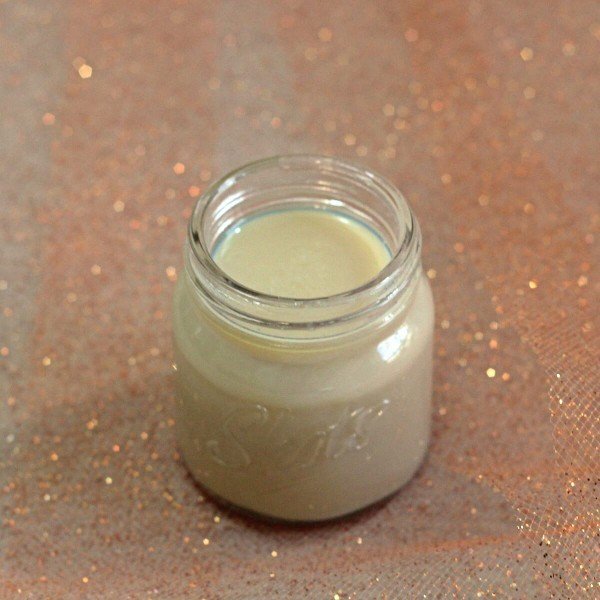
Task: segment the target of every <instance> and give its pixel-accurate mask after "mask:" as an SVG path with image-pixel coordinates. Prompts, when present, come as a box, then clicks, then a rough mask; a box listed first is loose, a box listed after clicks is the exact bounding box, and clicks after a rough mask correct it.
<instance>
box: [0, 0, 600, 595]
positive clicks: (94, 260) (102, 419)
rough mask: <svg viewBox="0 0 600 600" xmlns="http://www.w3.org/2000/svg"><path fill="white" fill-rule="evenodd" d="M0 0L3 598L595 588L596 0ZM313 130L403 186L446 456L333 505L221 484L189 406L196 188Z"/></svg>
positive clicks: (291, 145) (599, 347)
mask: <svg viewBox="0 0 600 600" xmlns="http://www.w3.org/2000/svg"><path fill="white" fill-rule="evenodd" d="M0 11H1V14H0V43H1V47H2V52H1V54H0V65H1V66H0V81H1V87H0V114H1V115H2V119H1V122H0V131H1V138H0V139H1V140H2V144H1V145H0V156H1V160H0V173H1V175H0V189H1V194H0V202H1V203H2V204H1V211H2V219H1V220H0V232H1V236H2V238H1V239H2V254H1V269H2V270H1V272H0V311H2V314H0V336H1V339H0V347H1V352H0V354H1V355H0V361H1V365H2V381H1V386H2V387H1V389H0V508H1V511H2V512H1V515H0V517H1V523H0V525H1V528H0V597H2V598H14V597H26V598H81V597H86V598H146V597H159V598H184V597H190V598H203V597H204V598H211V599H212V598H233V599H235V598H244V599H246V598H270V597H291V598H299V597H307V598H337V597H339V598H348V597H352V598H354V597H356V598H417V597H426V598H450V597H459V598H462V597H466V598H477V597H513V598H524V597H530V598H549V597H557V598H584V597H590V598H592V597H598V588H597V587H595V588H594V587H592V585H593V581H594V578H596V579H597V577H598V572H599V570H600V569H599V564H598V557H599V555H598V552H597V538H594V537H593V536H594V535H596V534H597V530H598V523H599V514H598V505H599V503H598V491H597V476H598V473H599V472H600V464H599V456H598V447H599V446H600V443H599V439H598V438H599V435H600V426H599V416H600V408H599V404H598V397H597V394H598V388H599V387H600V373H599V365H600V360H599V359H600V356H599V355H600V344H599V338H600V334H599V329H598V328H599V327H600V322H599V318H598V299H599V296H600V293H599V287H598V277H597V267H598V259H599V252H598V245H597V243H598V236H600V216H599V214H598V191H597V187H598V183H599V180H600V178H599V172H598V162H597V160H598V155H599V150H600V147H599V144H598V128H599V127H600V119H599V115H600V112H599V110H598V96H599V91H600V89H599V87H600V86H599V84H598V61H597V57H598V44H599V39H600V11H599V9H598V3H597V2H593V1H592V0H577V1H575V2H567V1H564V2H556V3H551V4H549V3H548V2H547V1H546V0H534V1H532V2H527V3H525V2H516V1H506V0H490V1H485V2H483V1H471V2H465V1H459V0H448V1H446V2H430V1H417V0H412V1H408V2H398V1H396V0H389V1H388V0H378V1H376V2H375V1H358V0H352V1H344V2H316V1H313V0H310V1H305V2H300V1H289V0H288V1H285V2H254V1H250V0H248V1H246V0H243V1H237V2H234V1H222V2H217V1H206V2H191V1H190V2H186V1H185V0H179V1H173V2H166V1H162V0H158V1H156V2H151V3H148V2H141V1H131V2H122V1H118V0H99V1H97V2H93V3H92V2H59V1H58V0H44V1H33V0H24V1H21V2H16V1H15V2H10V1H9V2H4V3H2V4H1V5H0ZM297 151H309V152H324V153H331V154H336V155H339V156H345V157H354V158H358V159H359V160H361V161H363V162H364V163H365V164H367V165H369V166H371V167H373V168H375V169H377V170H379V171H380V172H382V173H383V174H384V175H386V176H388V177H389V178H390V179H391V180H392V181H394V182H395V183H396V184H397V185H398V186H399V187H400V188H401V189H402V190H403V191H404V192H405V193H406V195H407V197H408V198H409V200H410V202H411V203H412V205H413V208H414V210H415V212H416V213H417V215H418V217H419V219H420V222H421V226H422V229H423V234H424V239H425V251H424V263H425V267H426V269H427V270H428V274H429V276H430V278H431V280H432V285H433V288H434V294H435V298H436V309H437V321H436V369H435V398H434V403H435V418H434V436H433V443H432V447H431V452H430V455H429V458H428V461H427V462H426V464H425V465H424V467H423V468H422V469H421V471H420V472H419V473H418V475H417V477H416V478H415V479H414V480H413V482H412V483H411V484H410V485H409V486H408V487H406V488H405V489H404V490H403V491H402V492H401V493H400V494H398V495H397V496H395V497H394V498H393V499H392V500H391V501H390V502H388V503H387V504H386V505H385V506H383V507H380V508H378V509H376V510H371V511H368V512H366V513H364V514H362V515H360V516H357V517H355V518H352V519H350V520H346V521H342V522H340V523H336V524H330V525H326V526H321V527H316V528H291V527H281V526H278V527H274V526H270V525H265V524H261V523H257V522H254V521H251V520H247V519H244V518H242V517H238V516H236V515H234V514H229V513H228V512H226V511H224V510H223V509H222V508H221V507H219V506H217V505H214V504H213V503H212V502H211V501H209V500H208V499H205V498H203V497H202V495H201V493H200V492H199V490H198V489H197V488H196V487H195V486H194V485H193V483H192V481H191V480H190V478H189V476H188V475H187V474H186V471H185V469H184V468H183V466H182V464H181V462H180V460H179V457H178V454H177V448H176V445H175V441H174V438H173V429H172V425H173V421H172V412H173V385H172V377H171V344H170V316H169V313H170V298H171V294H172V289H173V281H174V280H175V279H176V277H177V272H178V270H179V268H180V264H181V261H180V254H181V253H180V248H181V244H182V241H183V236H184V231H185V223H186V219H187V217H188V216H189V214H190V210H191V207H192V205H193V202H194V198H195V197H196V196H197V195H198V194H199V193H200V192H201V190H203V189H204V188H205V186H206V184H207V182H208V181H209V180H211V179H212V178H214V177H215V176H217V175H221V174H223V173H224V172H225V171H226V170H228V169H230V168H232V167H235V166H238V165H239V164H241V163H243V162H246V161H248V160H251V159H254V158H258V157H260V156H265V155H270V154H275V153H280V152H297ZM594 477H596V479H594ZM594 486H596V487H594ZM19 594H20V596H19Z"/></svg>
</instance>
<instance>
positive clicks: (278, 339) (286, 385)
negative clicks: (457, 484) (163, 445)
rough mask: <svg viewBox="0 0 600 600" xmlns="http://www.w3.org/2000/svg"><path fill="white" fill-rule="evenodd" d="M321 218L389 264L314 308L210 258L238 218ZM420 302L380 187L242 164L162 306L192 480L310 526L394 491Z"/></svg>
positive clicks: (409, 450)
mask: <svg viewBox="0 0 600 600" xmlns="http://www.w3.org/2000/svg"><path fill="white" fill-rule="evenodd" d="M292 207H293V208H310V209H317V210H330V211H335V212H337V213H342V214H344V215H346V216H348V217H351V218H353V219H355V220H357V221H359V222H361V223H362V224H364V225H366V226H368V227H370V228H371V230H372V231H375V232H377V234H378V235H379V236H380V237H381V239H382V240H383V242H384V243H385V244H386V246H387V248H388V249H389V251H390V255H391V259H390V262H389V263H388V264H387V266H385V267H384V268H383V270H381V271H380V272H379V274H378V275H377V276H376V277H375V278H374V279H372V280H371V281H369V282H368V283H366V284H365V285H362V286H361V287H359V288H357V289H353V290H351V291H348V292H345V293H341V294H337V295H334V296H330V297H324V298H314V299H294V298H282V297H276V296H269V295H266V294H262V293H260V292H257V291H254V290H251V289H248V288H246V287H244V286H242V285H240V284H239V283H237V282H235V281H233V280H231V279H230V278H228V276H227V274H226V273H224V272H223V271H222V270H221V269H220V268H219V267H218V266H217V264H216V263H215V262H214V260H213V258H212V257H211V250H212V249H213V248H214V247H215V244H216V243H217V241H218V240H219V239H220V238H221V236H222V235H223V234H224V232H227V231H229V230H230V228H233V227H236V224H238V223H240V221H241V220H242V219H247V218H248V217H251V216H256V215H259V214H261V213H264V212H266V211H272V210H281V209H288V208H292ZM433 324H434V314H433V299H432V295H431V290H430V286H429V282H428V280H427V278H426V277H425V276H424V274H423V271H422V267H421V234H420V230H419V226H418V224H417V221H416V219H415V217H414V215H413V214H412V212H411V210H410V208H409V207H408V205H407V203H406V201H405V200H404V198H403V197H402V195H401V194H400V193H399V192H398V190H397V189H396V188H395V187H394V186H392V185H391V184H390V183H389V182H388V181H386V180H385V179H384V178H382V177H381V176H379V175H377V174H375V173H373V172H371V171H369V170H365V169H363V168H361V167H358V166H356V165H353V164H351V163H347V162H344V161H341V160H337V159H334V158H329V157H323V156H281V157H274V158H269V159H266V160H261V161H258V162H255V163H252V164H249V165H247V166H244V167H242V168H240V169H238V170H236V171H234V172H232V173H230V174H229V175H226V176H225V177H224V178H223V179H221V180H220V181H218V182H217V183H215V184H214V185H212V187H210V188H209V189H208V190H207V191H206V193H204V195H203V196H202V197H201V198H200V199H199V200H198V203H197V205H196V207H195V210H194V212H193V215H192V217H191V219H190V224H189V232H188V239H187V242H186V245H185V270H184V272H183V273H182V275H181V277H180V278H179V281H178V284H177V288H176V292H175V301H174V342H175V360H176V366H175V368H176V384H177V414H176V422H177V428H176V431H177V439H178V442H179V445H180V449H181V452H182V455H183V458H184V460H185V462H186V464H187V466H188V468H189V470H190V472H191V473H192V475H193V477H194V478H195V479H196V481H197V482H198V483H199V484H201V486H202V487H203V488H204V489H205V490H206V491H208V492H209V493H210V494H211V495H213V496H215V497H216V498H218V499H221V500H224V501H226V502H227V503H230V504H232V505H235V506H236V507H239V508H242V509H246V510H248V511H251V512H253V513H257V514H260V515H263V516H267V517H272V518H277V519H284V520H292V521H320V520H324V519H330V518H334V517H339V516H342V515H345V514H348V513H352V512H354V511H357V510H359V509H361V508H363V507H365V506H368V505H370V504H372V503H374V502H377V501H379V500H381V499H383V498H385V497H387V496H389V495H390V494H392V493H393V492H395V491H396V490H397V489H398V488H400V487H401V486H402V485H403V484H405V483H406V482H407V481H408V480H409V479H410V478H411V477H412V475H413V474H414V473H415V471H416V470H417V468H418V467H419V465H420V463H421V462H422V460H423V458H424V456H425V453H426V450H427V444H428V440H429V433H430V418H431V393H432V336H433Z"/></svg>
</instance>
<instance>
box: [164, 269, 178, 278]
mask: <svg viewBox="0 0 600 600" xmlns="http://www.w3.org/2000/svg"><path fill="white" fill-rule="evenodd" d="M165 273H166V274H167V277H168V278H169V281H177V269H176V268H175V267H167V268H166V269H165Z"/></svg>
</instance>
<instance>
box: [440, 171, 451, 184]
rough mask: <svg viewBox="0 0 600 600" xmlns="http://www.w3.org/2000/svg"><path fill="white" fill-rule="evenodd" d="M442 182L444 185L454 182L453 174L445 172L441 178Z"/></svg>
mask: <svg viewBox="0 0 600 600" xmlns="http://www.w3.org/2000/svg"><path fill="white" fill-rule="evenodd" d="M440 179H441V180H442V183H443V184H444V185H448V184H449V183H452V175H450V173H444V174H443V175H442V176H441V178H440Z"/></svg>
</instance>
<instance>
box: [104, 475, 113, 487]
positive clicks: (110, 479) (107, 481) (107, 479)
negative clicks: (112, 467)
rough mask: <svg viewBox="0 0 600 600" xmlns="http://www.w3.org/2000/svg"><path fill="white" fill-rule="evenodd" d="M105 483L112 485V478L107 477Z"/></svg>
mask: <svg viewBox="0 0 600 600" xmlns="http://www.w3.org/2000/svg"><path fill="white" fill-rule="evenodd" d="M104 482H105V483H106V485H112V482H113V480H112V477H105V479H104Z"/></svg>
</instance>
